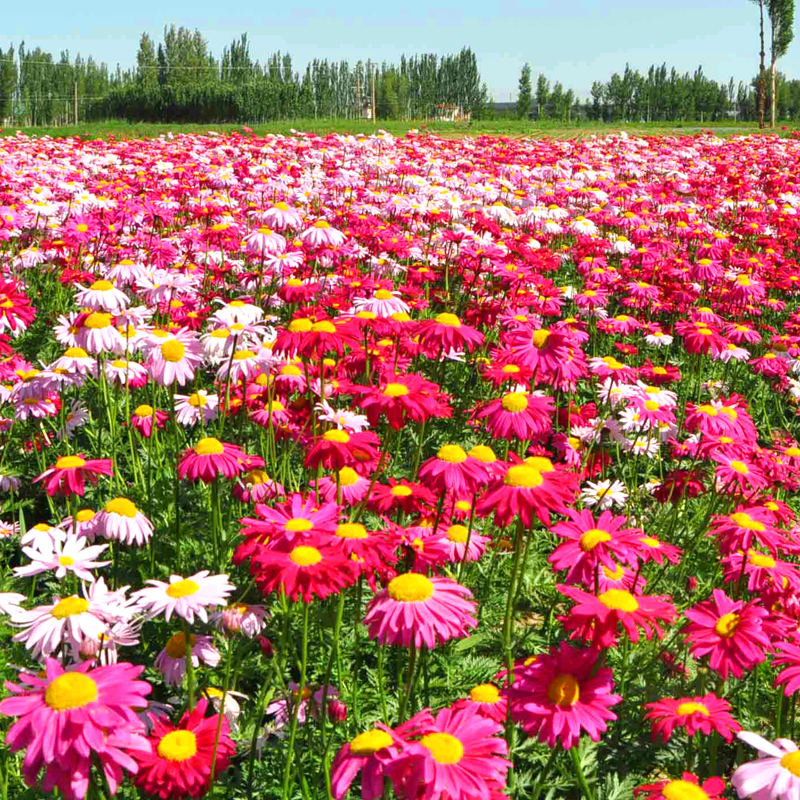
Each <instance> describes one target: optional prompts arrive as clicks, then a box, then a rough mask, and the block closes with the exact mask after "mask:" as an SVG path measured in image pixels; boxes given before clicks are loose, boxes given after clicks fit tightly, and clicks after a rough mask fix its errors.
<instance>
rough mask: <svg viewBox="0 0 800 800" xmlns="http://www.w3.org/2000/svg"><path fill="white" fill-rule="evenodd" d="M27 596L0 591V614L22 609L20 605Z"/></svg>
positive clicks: (14, 612) (18, 611)
mask: <svg viewBox="0 0 800 800" xmlns="http://www.w3.org/2000/svg"><path fill="white" fill-rule="evenodd" d="M27 599H28V598H27V597H25V595H24V594H18V593H17V592H0V614H17V613H20V612H22V611H23V608H22V606H21V605H20V604H21V603H23V602H24V601H25V600H27Z"/></svg>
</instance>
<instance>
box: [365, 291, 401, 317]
mask: <svg viewBox="0 0 800 800" xmlns="http://www.w3.org/2000/svg"><path fill="white" fill-rule="evenodd" d="M353 308H355V310H356V311H369V312H371V313H373V314H375V316H376V317H391V316H392V314H408V312H409V311H410V310H411V307H410V306H409V305H408V303H406V302H404V301H403V300H401V299H400V293H399V292H390V291H389V290H388V289H377V290H376V291H375V293H374V294H373V295H372V297H356V298H355V299H354V300H353Z"/></svg>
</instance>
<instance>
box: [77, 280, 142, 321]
mask: <svg viewBox="0 0 800 800" xmlns="http://www.w3.org/2000/svg"><path fill="white" fill-rule="evenodd" d="M76 286H77V289H78V291H77V292H76V293H75V304H76V305H77V306H79V307H81V308H91V309H92V310H93V311H108V312H109V313H111V314H119V313H120V312H121V311H124V310H125V309H126V308H127V306H128V304H129V303H130V300H129V299H128V296H127V295H126V294H125V292H122V291H120V290H119V289H117V288H116V286H114V284H113V283H111V281H107V280H98V281H95V282H94V283H93V284H92V285H91V286H90V287H89V288H88V289H86V288H84V287H83V286H81V284H79V283H78V284H76Z"/></svg>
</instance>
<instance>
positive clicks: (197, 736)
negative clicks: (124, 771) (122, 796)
mask: <svg viewBox="0 0 800 800" xmlns="http://www.w3.org/2000/svg"><path fill="white" fill-rule="evenodd" d="M207 708H208V700H206V699H205V698H204V699H202V700H199V701H198V703H197V705H196V706H195V707H194V710H193V711H187V712H186V713H185V714H184V715H183V717H181V721H180V722H179V723H178V725H177V727H175V726H173V725H171V724H170V723H169V721H168V720H166V719H163V718H162V719H157V720H155V721H154V723H153V729H152V732H151V733H150V736H149V741H150V743H151V745H152V753H150V754H145V753H133V754H132V755H133V757H134V759H135V760H136V762H137V766H138V770H137V772H136V776H135V777H134V779H133V781H134V783H135V784H136V786H138V787H139V788H140V789H143V790H144V791H145V792H146V793H147V794H149V795H156V796H158V797H160V798H162V800H179V798H184V797H187V796H191V797H200V796H202V795H204V794H206V793H207V792H208V790H209V788H210V785H211V763H212V761H214V772H215V774H216V775H219V774H220V773H221V772H224V771H225V770H226V769H227V768H228V766H229V765H230V759H231V758H232V757H233V755H234V753H235V750H236V747H235V745H234V743H233V741H232V740H231V738H230V735H229V727H228V722H227V720H226V719H225V718H224V717H223V719H222V720H221V721H220V720H219V715H218V714H214V715H212V716H210V717H206V716H205V713H206V709H207ZM218 732H219V733H218ZM215 745H216V746H215Z"/></svg>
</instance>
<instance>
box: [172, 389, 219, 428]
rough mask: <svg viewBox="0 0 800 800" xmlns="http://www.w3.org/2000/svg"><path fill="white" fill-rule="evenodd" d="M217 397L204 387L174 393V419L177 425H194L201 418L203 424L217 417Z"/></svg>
mask: <svg viewBox="0 0 800 800" xmlns="http://www.w3.org/2000/svg"><path fill="white" fill-rule="evenodd" d="M218 407H219V397H218V396H217V395H215V394H209V393H208V392H207V391H206V390H205V389H198V391H196V392H194V393H192V394H190V395H184V394H176V395H175V419H176V421H177V422H178V424H179V425H186V426H187V427H188V426H190V425H196V424H197V423H198V422H200V421H201V420H202V422H203V424H204V425H208V423H209V422H213V421H214V420H215V419H216V418H217V409H218Z"/></svg>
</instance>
